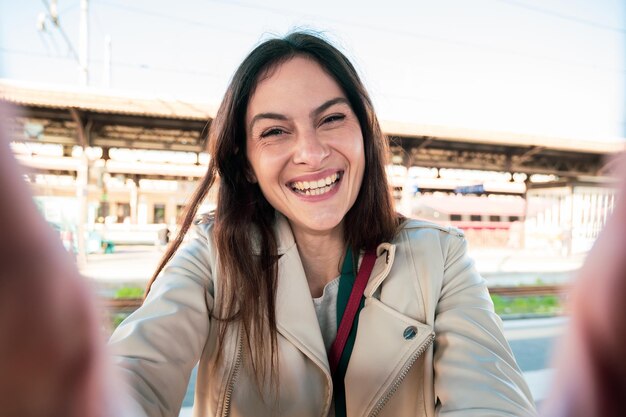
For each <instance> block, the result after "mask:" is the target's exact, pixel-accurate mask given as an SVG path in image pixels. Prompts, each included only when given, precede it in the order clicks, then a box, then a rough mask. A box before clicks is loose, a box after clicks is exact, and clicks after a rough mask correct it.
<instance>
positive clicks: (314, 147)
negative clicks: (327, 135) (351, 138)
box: [293, 129, 330, 168]
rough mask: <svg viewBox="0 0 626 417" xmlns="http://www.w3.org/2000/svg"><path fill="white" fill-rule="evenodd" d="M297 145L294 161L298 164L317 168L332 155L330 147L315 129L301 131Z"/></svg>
mask: <svg viewBox="0 0 626 417" xmlns="http://www.w3.org/2000/svg"><path fill="white" fill-rule="evenodd" d="M295 146H296V149H295V152H294V157H293V161H294V162H295V163H296V164H306V165H310V166H311V167H313V168H317V167H319V166H321V165H322V163H323V162H324V160H325V159H326V158H327V157H328V155H330V148H329V147H328V145H327V144H326V143H324V141H323V140H321V138H320V137H319V135H318V134H317V132H316V131H315V130H314V129H312V130H309V131H306V132H301V133H299V134H298V140H297V141H296V144H295Z"/></svg>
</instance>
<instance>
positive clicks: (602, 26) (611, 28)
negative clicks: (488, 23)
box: [495, 0, 626, 34]
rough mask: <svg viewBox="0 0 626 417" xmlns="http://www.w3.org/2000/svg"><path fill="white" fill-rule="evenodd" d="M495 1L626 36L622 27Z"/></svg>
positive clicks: (514, 1)
mask: <svg viewBox="0 0 626 417" xmlns="http://www.w3.org/2000/svg"><path fill="white" fill-rule="evenodd" d="M495 1H499V2H500V3H506V4H509V5H511V6H515V7H520V8H522V9H526V10H531V11H533V12H536V13H541V14H543V15H546V16H551V17H556V18H558V19H562V20H567V21H570V22H573V23H579V24H582V25H586V26H590V27H593V28H596V29H603V30H609V31H611V32H617V33H622V34H626V29H623V28H620V27H615V26H610V25H606V24H604V23H599V22H594V21H592V20H587V19H581V18H580V17H576V16H570V15H565V14H562V13H559V12H555V11H554V10H549V9H544V8H543V7H537V6H533V5H530V4H526V3H522V2H521V1H517V0H495Z"/></svg>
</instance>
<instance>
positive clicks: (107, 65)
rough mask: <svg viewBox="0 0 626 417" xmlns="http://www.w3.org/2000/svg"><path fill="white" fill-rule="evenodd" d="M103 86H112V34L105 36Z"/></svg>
mask: <svg viewBox="0 0 626 417" xmlns="http://www.w3.org/2000/svg"><path fill="white" fill-rule="evenodd" d="M102 74H103V75H102V87H104V88H109V87H111V35H106V36H105V37H104V68H103V69H102Z"/></svg>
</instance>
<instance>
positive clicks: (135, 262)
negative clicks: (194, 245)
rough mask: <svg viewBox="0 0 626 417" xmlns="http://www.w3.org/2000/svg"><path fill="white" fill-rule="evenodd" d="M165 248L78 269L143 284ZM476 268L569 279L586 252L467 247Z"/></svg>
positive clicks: (523, 277) (509, 276)
mask: <svg viewBox="0 0 626 417" xmlns="http://www.w3.org/2000/svg"><path fill="white" fill-rule="evenodd" d="M164 250H165V248H164V247H155V246H118V247H116V251H115V252H114V253H112V254H91V255H89V256H88V258H87V263H86V265H84V266H83V267H82V268H80V269H81V273H82V274H83V275H84V276H86V277H88V278H90V279H91V280H93V281H94V283H95V284H96V285H97V287H98V290H99V291H101V292H104V293H105V294H106V293H107V292H108V291H110V290H113V289H115V288H118V287H122V286H139V287H144V286H145V284H146V283H147V281H148V279H149V278H150V276H151V275H152V273H153V272H154V270H155V268H156V265H157V264H158V262H159V260H160V259H161V257H162V256H163V253H164ZM470 256H471V257H472V258H473V259H474V261H475V262H476V267H477V268H478V270H479V272H480V273H481V274H482V275H483V277H485V279H487V281H488V285H489V286H513V285H518V284H535V283H537V282H538V281H541V282H542V283H546V284H553V283H554V284H556V283H564V282H568V281H570V280H571V279H572V278H573V277H574V276H575V272H576V270H578V269H579V268H580V266H581V265H582V263H583V261H584V259H585V255H584V254H578V255H573V256H561V255H559V254H557V253H555V252H550V251H531V250H519V249H508V248H502V249H489V250H487V249H475V250H472V249H470Z"/></svg>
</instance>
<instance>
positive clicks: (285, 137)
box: [246, 57, 365, 234]
mask: <svg viewBox="0 0 626 417" xmlns="http://www.w3.org/2000/svg"><path fill="white" fill-rule="evenodd" d="M246 137H247V139H246V148H247V155H248V161H249V162H250V166H251V167H252V173H251V174H252V176H253V179H254V180H255V181H257V182H258V184H259V186H260V187H261V191H262V192H263V195H264V196H265V198H266V199H267V200H268V201H269V203H270V204H271V205H272V206H273V207H274V208H275V209H276V210H278V211H279V212H281V213H282V214H284V215H285V216H286V217H287V218H288V219H289V221H290V223H291V227H292V228H293V229H294V233H297V232H305V233H314V234H319V233H324V232H328V231H332V230H333V229H336V228H337V227H338V226H341V225H342V221H343V218H344V216H345V215H346V213H347V212H348V210H350V208H351V207H352V205H353V204H354V202H355V200H356V198H357V195H358V194H359V190H360V188H361V182H362V180H363V171H364V169H365V154H364V150H363V135H362V133H361V127H360V125H359V120H358V119H357V117H356V115H355V114H354V112H353V111H352V108H351V107H350V104H349V103H348V100H347V98H346V96H345V95H344V93H343V92H342V90H341V88H340V87H339V85H338V84H337V83H336V82H335V80H334V79H333V78H332V77H331V76H329V75H328V74H327V73H326V72H325V71H324V70H323V69H322V67H321V66H320V65H319V64H317V63H316V62H315V61H313V60H312V59H308V58H304V57H295V58H292V59H290V60H289V61H286V62H285V63H283V64H281V65H280V66H279V67H277V68H275V69H273V70H272V71H270V73H269V77H265V78H261V80H260V81H259V83H258V84H257V86H256V90H255V92H254V94H253V95H252V97H251V99H250V102H249V103H248V108H247V112H246Z"/></svg>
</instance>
